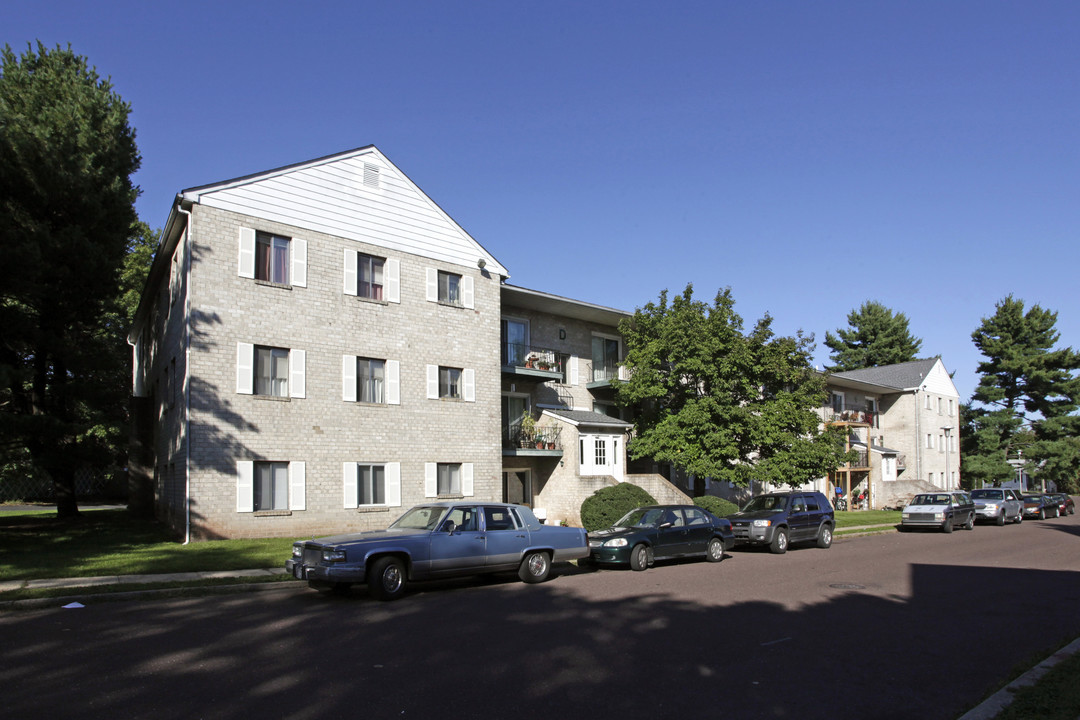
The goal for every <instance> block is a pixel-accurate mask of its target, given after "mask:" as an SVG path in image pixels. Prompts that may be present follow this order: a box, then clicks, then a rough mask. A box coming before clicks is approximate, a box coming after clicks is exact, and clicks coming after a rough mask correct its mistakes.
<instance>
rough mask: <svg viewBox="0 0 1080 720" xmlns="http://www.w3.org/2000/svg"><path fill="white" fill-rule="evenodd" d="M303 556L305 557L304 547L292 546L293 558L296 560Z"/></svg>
mask: <svg viewBox="0 0 1080 720" xmlns="http://www.w3.org/2000/svg"><path fill="white" fill-rule="evenodd" d="M303 555H304V546H303V545H293V546H292V556H293V557H294V558H298V557H303Z"/></svg>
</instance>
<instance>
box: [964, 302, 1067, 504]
mask: <svg viewBox="0 0 1080 720" xmlns="http://www.w3.org/2000/svg"><path fill="white" fill-rule="evenodd" d="M1056 324H1057V313H1056V312H1053V311H1050V310H1045V309H1043V308H1042V307H1040V306H1039V305H1032V306H1031V308H1029V309H1025V306H1024V301H1023V300H1020V299H1018V298H1014V297H1013V296H1012V295H1009V296H1008V297H1006V298H1005V299H1004V300H1002V301H1000V302H999V303H997V306H996V309H995V312H994V314H993V315H992V316H990V317H988V318H983V321H982V323H981V324H980V326H979V327H978V329H976V330H975V332H973V333H972V335H971V338H972V341H973V342H974V343H975V346H976V347H977V348H978V349H979V352H980V353H982V355H983V356H984V357H985V358H986V359H985V360H984V361H983V362H981V363H979V367H978V371H979V373H980V378H979V384H978V386H977V387H976V388H975V392H974V394H973V396H972V401H973V402H972V407H971V408H970V409H969V410H968V412H967V417H966V420H967V421H968V427H967V428H966V429H965V433H962V438H963V447H962V454H961V458H962V461H961V462H962V463H963V464H962V470H963V472H964V474H965V477H966V478H967V481H968V482H969V483H970V482H975V483H983V484H994V483H999V482H1001V481H1002V480H1007V479H1009V478H1010V477H1012V476H1013V474H1014V473H1015V471H1014V470H1013V469H1012V467H1010V466H1009V464H1008V462H1007V461H1008V460H1009V459H1016V458H1017V456H1018V455H1019V453H1018V452H1017V451H1022V455H1023V458H1024V459H1027V460H1028V461H1029V464H1028V472H1029V473H1031V474H1032V475H1033V476H1035V477H1037V478H1039V479H1041V480H1048V481H1053V482H1055V483H1057V485H1058V487H1059V488H1063V489H1067V490H1069V491H1073V492H1075V491H1076V490H1077V489H1078V488H1077V476H1078V474H1080V439H1078V437H1080V416H1078V415H1077V409H1078V408H1080V377H1078V375H1077V371H1078V370H1080V353H1077V352H1075V351H1073V349H1072V348H1071V347H1065V348H1055V345H1057V343H1058V341H1059V339H1060V333H1058V331H1057V330H1056V327H1055V326H1056Z"/></svg>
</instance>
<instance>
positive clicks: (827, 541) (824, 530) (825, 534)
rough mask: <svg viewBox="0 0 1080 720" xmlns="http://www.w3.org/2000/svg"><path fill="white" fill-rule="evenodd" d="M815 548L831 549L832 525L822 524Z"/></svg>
mask: <svg viewBox="0 0 1080 720" xmlns="http://www.w3.org/2000/svg"><path fill="white" fill-rule="evenodd" d="M817 546H818V547H819V548H825V549H828V548H830V547H832V525H830V524H828V523H824V524H822V526H821V527H820V528H819V529H818V534H817Z"/></svg>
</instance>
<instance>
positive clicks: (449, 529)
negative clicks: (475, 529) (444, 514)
mask: <svg viewBox="0 0 1080 720" xmlns="http://www.w3.org/2000/svg"><path fill="white" fill-rule="evenodd" d="M442 529H443V532H445V533H447V534H449V535H453V533H454V531H455V530H457V525H455V524H454V521H453V520H447V521H446V522H444V523H443V526H442Z"/></svg>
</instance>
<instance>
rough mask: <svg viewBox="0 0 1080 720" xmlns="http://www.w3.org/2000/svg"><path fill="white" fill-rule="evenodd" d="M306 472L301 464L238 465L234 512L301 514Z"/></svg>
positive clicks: (239, 463)
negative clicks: (292, 511) (286, 512)
mask: <svg viewBox="0 0 1080 720" xmlns="http://www.w3.org/2000/svg"><path fill="white" fill-rule="evenodd" d="M305 468H306V465H305V463H302V462H265V461H252V460H241V461H239V462H237V463H236V511H237V512H267V511H279V510H284V511H289V510H303V509H304V507H305V505H304V503H305V499H304V497H305V485H306V475H307V472H306V469H305Z"/></svg>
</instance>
